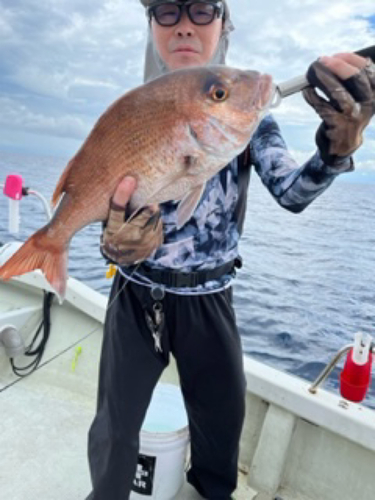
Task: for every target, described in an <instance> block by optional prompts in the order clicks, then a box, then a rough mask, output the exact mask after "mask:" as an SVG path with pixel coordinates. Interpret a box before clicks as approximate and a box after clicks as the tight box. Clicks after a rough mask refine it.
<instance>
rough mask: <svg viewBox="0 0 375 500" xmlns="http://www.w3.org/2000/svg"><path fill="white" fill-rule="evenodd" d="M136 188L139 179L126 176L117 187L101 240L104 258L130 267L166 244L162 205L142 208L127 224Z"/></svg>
mask: <svg viewBox="0 0 375 500" xmlns="http://www.w3.org/2000/svg"><path fill="white" fill-rule="evenodd" d="M135 189H136V181H135V179H134V178H132V177H125V179H123V180H122V182H121V183H120V184H119V186H118V187H117V189H116V192H115V194H114V196H113V199H112V201H111V205H110V212H109V216H108V220H107V223H106V225H105V228H104V232H103V234H102V237H101V241H100V250H101V252H102V254H103V255H104V257H106V258H108V259H109V260H110V261H112V262H114V263H116V264H118V265H120V266H129V265H133V264H137V263H139V262H141V261H142V260H145V259H147V257H149V256H150V255H151V254H152V252H154V250H156V249H157V248H158V247H159V246H160V245H161V244H162V243H163V222H162V219H161V214H160V208H159V206H158V205H152V206H149V207H145V208H143V209H142V210H141V211H140V212H139V213H137V214H136V215H135V216H134V217H133V218H131V219H130V220H129V222H127V223H126V224H125V220H126V216H125V214H126V205H127V203H128V201H129V200H130V198H131V195H132V194H133V192H134V191H135Z"/></svg>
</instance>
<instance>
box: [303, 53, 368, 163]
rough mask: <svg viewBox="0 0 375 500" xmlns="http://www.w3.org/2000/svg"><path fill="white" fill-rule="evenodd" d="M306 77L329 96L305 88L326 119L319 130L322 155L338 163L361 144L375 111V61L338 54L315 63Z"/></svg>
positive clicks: (317, 136)
mask: <svg viewBox="0 0 375 500" xmlns="http://www.w3.org/2000/svg"><path fill="white" fill-rule="evenodd" d="M306 76H307V79H308V81H309V83H310V85H311V86H312V87H317V88H319V89H320V90H322V91H323V92H324V94H325V95H326V96H327V98H328V101H327V100H326V99H323V98H322V97H320V96H319V95H318V94H317V92H316V90H315V89H314V88H311V87H309V88H307V89H305V90H304V91H303V95H304V97H305V99H306V101H307V102H308V103H309V104H310V105H311V106H312V107H313V108H314V109H315V110H316V112H317V113H318V114H319V116H320V117H321V119H322V120H323V123H322V124H321V125H320V127H319V129H318V131H317V133H316V143H317V145H318V148H319V151H320V154H321V157H322V159H323V161H324V162H325V163H326V164H327V165H330V166H335V165H336V164H339V163H340V162H342V161H343V160H344V159H346V158H348V157H350V156H351V155H352V154H353V153H354V151H356V150H357V149H358V148H359V147H360V145H361V144H362V142H363V137H362V134H363V130H364V129H365V127H366V126H367V125H368V124H369V122H370V120H371V118H372V117H373V116H374V114H375V64H374V63H373V62H372V61H371V60H370V59H365V58H363V57H360V56H358V55H356V54H352V53H345V54H336V55H335V56H333V57H322V58H320V59H319V60H318V61H316V62H314V63H313V64H312V65H311V66H310V67H309V69H308V72H307V75H306Z"/></svg>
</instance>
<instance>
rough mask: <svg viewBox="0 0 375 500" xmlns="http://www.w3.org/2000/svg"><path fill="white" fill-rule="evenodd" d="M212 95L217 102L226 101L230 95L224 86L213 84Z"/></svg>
mask: <svg viewBox="0 0 375 500" xmlns="http://www.w3.org/2000/svg"><path fill="white" fill-rule="evenodd" d="M210 96H211V98H212V100H214V101H215V102H224V101H226V100H227V99H228V97H229V91H228V89H226V88H224V87H217V86H216V85H213V86H212V87H211V90H210Z"/></svg>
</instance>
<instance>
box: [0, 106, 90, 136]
mask: <svg viewBox="0 0 375 500" xmlns="http://www.w3.org/2000/svg"><path fill="white" fill-rule="evenodd" d="M0 109H1V113H0V127H3V128H5V129H7V130H9V129H13V130H15V131H18V130H19V131H28V132H32V133H33V134H35V133H41V134H43V135H53V136H59V137H68V138H75V139H80V140H82V139H84V138H85V137H86V135H87V134H88V133H89V132H90V124H89V123H87V122H85V121H84V120H83V119H82V118H79V117H78V116H72V115H68V114H61V113H59V114H58V115H46V114H43V113H36V112H33V111H32V110H31V109H30V108H28V107H27V106H26V105H24V104H20V103H17V102H16V101H14V100H13V99H10V98H6V97H0Z"/></svg>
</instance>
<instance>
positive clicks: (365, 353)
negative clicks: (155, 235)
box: [340, 333, 373, 403]
mask: <svg viewBox="0 0 375 500" xmlns="http://www.w3.org/2000/svg"><path fill="white" fill-rule="evenodd" d="M371 343H372V338H371V336H370V335H363V334H362V333H357V334H356V336H355V342H354V347H353V348H352V349H351V350H350V351H349V353H348V356H347V359H346V362H345V366H344V369H343V371H342V372H341V376H340V392H341V395H342V397H344V398H345V399H348V400H349V401H353V402H354V403H360V402H361V401H363V400H364V399H365V397H366V394H367V391H368V388H369V386H370V382H371V369H372V357H373V355H372V352H371Z"/></svg>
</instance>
